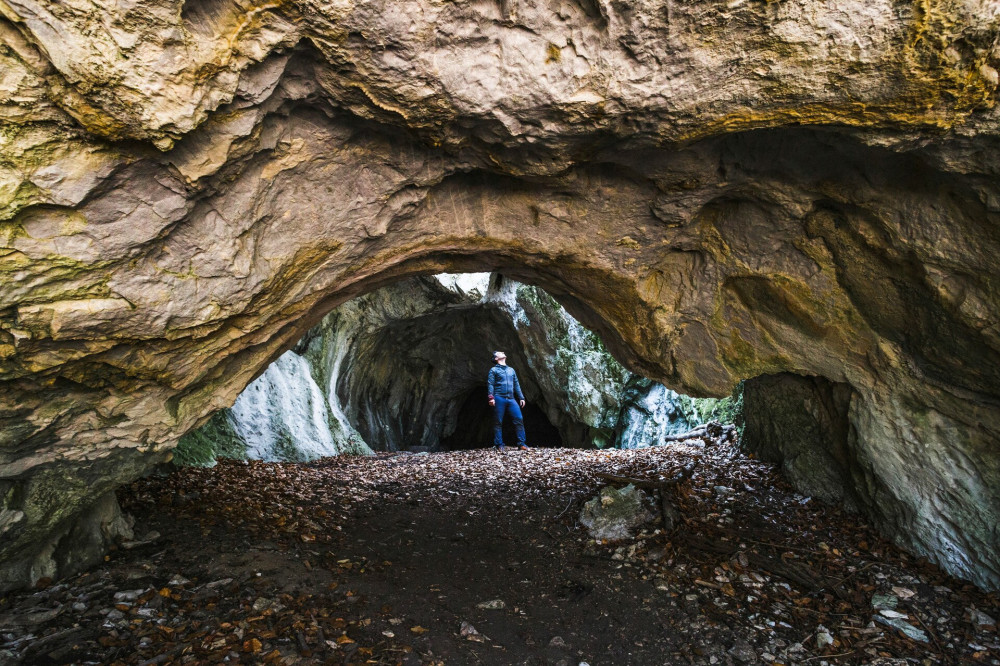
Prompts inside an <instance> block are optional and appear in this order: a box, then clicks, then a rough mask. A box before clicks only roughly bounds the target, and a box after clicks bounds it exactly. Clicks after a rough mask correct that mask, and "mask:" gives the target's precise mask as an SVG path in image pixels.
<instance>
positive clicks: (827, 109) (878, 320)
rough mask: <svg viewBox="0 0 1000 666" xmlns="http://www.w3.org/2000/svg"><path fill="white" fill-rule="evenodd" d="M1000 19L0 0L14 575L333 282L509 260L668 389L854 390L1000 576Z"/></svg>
mask: <svg viewBox="0 0 1000 666" xmlns="http://www.w3.org/2000/svg"><path fill="white" fill-rule="evenodd" d="M998 23H1000V16H998V10H997V9H996V7H995V4H993V3H990V2H987V1H985V0H931V1H929V2H928V1H924V0H921V1H920V2H888V1H885V2H874V3H871V2H859V1H857V0H838V1H834V2H828V1H823V2H819V1H818V0H800V1H794V2H791V1H790V2H757V1H754V0H748V1H747V2H728V3H722V2H698V3H683V2H658V1H649V2H644V1H640V0H630V1H627V2H606V1H605V0H596V1H594V2H589V1H588V2H579V3H574V2H562V1H559V2H556V1H555V0H553V2H530V1H528V0H504V1H502V2H467V3H432V2H428V1H427V0H405V1H403V2H374V3H353V4H352V3H317V2H313V1H312V0H282V1H281V2H276V3H270V4H266V5H252V4H248V3H243V2H240V1H238V0H213V1H212V2H201V3H195V2H191V1H188V2H182V1H181V0H137V1H135V2H129V3H118V4H114V5H111V4H107V5H104V6H100V5H94V4H87V5H80V4H78V3H72V2H62V3H47V2H40V1H37V0H3V2H0V40H2V42H3V48H2V49H0V59H2V72H3V74H2V77H0V123H2V126H0V146H2V160H0V219H2V221H0V381H2V382H3V391H2V392H0V477H2V478H0V483H2V487H3V493H2V495H0V511H2V512H3V515H5V516H8V518H6V519H4V522H3V530H4V532H3V540H2V542H0V563H2V566H0V587H9V586H11V585H16V584H25V583H28V582H30V580H31V579H32V578H35V577H37V575H38V573H37V572H39V571H54V572H55V573H56V574H59V573H65V572H66V571H69V570H70V569H72V566H67V567H63V568H58V567H53V566H52V565H51V562H53V561H54V560H53V559H52V558H51V556H50V555H47V554H46V553H48V552H49V550H48V544H50V543H51V542H52V539H54V538H56V536H57V535H58V534H62V533H67V532H68V531H69V530H71V529H72V526H73V525H74V524H76V523H77V522H78V521H79V520H80V519H81V516H83V515H84V514H85V512H86V511H87V510H88V509H89V508H90V507H93V506H94V505H95V503H96V502H97V501H98V499H99V498H100V497H103V496H105V495H106V494H107V493H108V492H109V491H110V490H111V489H113V488H114V487H115V486H116V485H118V484H120V483H122V482H125V481H128V480H129V479H132V478H135V477H136V476H137V475H139V474H141V473H143V471H145V470H147V469H149V468H150V467H151V466H152V465H154V464H156V463H157V462H159V461H162V460H164V459H165V458H167V457H169V455H170V450H171V449H172V447H173V446H174V445H175V443H176V441H177V439H178V438H179V437H180V436H181V435H182V434H184V433H185V432H187V431H188V430H190V429H192V428H194V427H196V426H198V425H200V424H201V423H202V422H203V421H205V420H206V419H207V418H208V417H209V415H210V414H211V413H213V412H214V411H216V410H217V409H219V408H221V407H226V406H228V405H230V404H232V402H233V400H234V399H235V397H236V396H237V395H238V393H239V392H240V391H241V390H242V389H243V388H244V387H245V386H246V385H247V384H248V383H249V382H250V381H251V380H252V379H253V378H255V377H256V376H257V375H259V374H260V373H261V372H262V371H263V369H264V368H265V367H266V365H267V364H268V363H269V362H270V361H272V360H274V359H275V358H277V357H278V356H279V355H280V354H281V353H282V352H283V351H285V350H287V349H288V348H290V347H291V346H292V345H293V344H294V343H295V341H296V340H298V339H299V338H300V337H301V336H302V335H303V334H304V333H305V332H306V331H307V330H308V329H309V328H310V327H311V326H312V325H314V324H315V323H317V322H318V321H319V320H320V319H321V318H322V316H323V315H324V314H325V313H326V312H327V311H329V310H330V309H331V308H333V307H334V306H336V305H338V304H340V303H343V302H345V301H346V300H348V299H350V298H352V297H354V296H357V295H359V294H362V293H365V292H368V291H371V290H373V289H376V288H377V287H380V286H384V285H386V284H388V283H390V282H392V281H395V280H398V279H400V278H402V277H406V276H412V275H417V274H430V273H436V272H441V271H452V272H460V271H463V270H491V269H495V268H503V269H504V270H505V271H506V272H507V273H508V274H509V275H511V276H512V277H515V278H518V277H520V278H523V279H524V280H525V281H528V282H531V283H533V284H538V285H540V286H542V287H543V288H545V289H546V290H547V291H549V293H551V294H552V295H553V296H555V297H556V298H557V299H558V300H559V301H560V303H562V304H563V305H564V306H566V307H567V309H568V310H569V311H570V312H571V313H572V314H574V316H577V317H578V318H579V319H580V320H581V321H583V322H584V323H585V324H587V325H589V326H591V327H592V328H594V329H595V330H597V331H598V332H599V333H600V335H601V337H602V338H603V339H604V340H605V341H606V342H607V344H608V346H609V348H610V349H611V351H612V352H613V353H614V354H615V355H616V356H617V357H618V358H619V359H620V360H621V361H622V362H624V363H625V364H626V365H627V366H628V367H629V368H631V369H633V370H636V371H638V372H640V373H641V374H643V375H645V376H648V377H650V378H653V379H655V380H659V381H662V382H664V383H665V384H666V385H668V386H670V387H671V388H674V389H678V390H683V391H685V392H687V393H692V394H695V395H719V396H721V395H725V394H727V393H728V392H729V391H730V389H731V388H732V387H733V385H734V384H735V383H736V382H737V381H739V380H741V379H747V378H750V377H754V376H757V375H760V374H766V373H780V372H792V373H796V374H800V375H812V376H817V377H823V378H825V379H827V380H829V381H831V382H835V383H840V384H846V385H849V386H850V388H851V391H852V396H853V397H852V399H851V406H850V409H849V411H848V419H849V421H850V424H851V428H852V432H854V433H855V436H856V441H857V445H858V447H859V448H860V449H863V450H864V451H865V458H864V459H865V461H866V464H867V465H869V466H870V468H869V469H868V474H869V476H870V478H875V479H878V480H879V481H880V483H881V484H882V488H883V492H882V494H881V496H880V497H881V499H882V505H881V508H882V511H881V512H880V513H878V514H874V515H873V518H874V519H875V520H876V521H877V522H878V524H879V525H881V526H882V527H883V529H885V530H886V531H887V532H889V533H892V534H894V535H895V536H896V537H897V539H898V540H899V541H900V543H902V544H904V545H905V546H907V547H908V548H910V549H912V550H913V551H915V552H918V553H921V554H926V555H927V556H928V557H930V558H931V559H933V560H934V561H936V562H938V563H940V564H941V565H942V566H944V567H946V568H947V569H948V570H950V571H952V572H954V573H956V574H959V575H962V576H965V577H967V578H970V579H972V580H974V581H975V582H976V583H978V584H980V585H983V586H987V587H996V586H997V585H998V584H1000V562H998V558H997V555H996V553H998V552H1000V543H998V541H1000V535H998V533H997V530H996V525H997V513H998V507H1000V482H998V480H1000V453H998V451H1000V447H998V439H1000V438H998V432H1000V376H998V374H1000V329H998V327H997V318H998V313H1000V303H998V293H1000V285H998V277H997V276H998V271H997V270H996V268H997V266H996V257H997V256H998V250H1000V238H998V235H1000V234H998V231H997V229H998V228H1000V227H998V221H1000V186H998V182H1000V181H998V179H997V175H998V173H1000V163H998V161H1000V158H998V155H1000V150H998V144H1000V141H998V135H1000V120H998V112H997V110H996V98H997V92H996V89H997V83H998V75H997V67H998V66H1000V54H998V47H997V36H998V33H1000V28H998ZM77 489H78V490H77ZM928 489H936V492H932V491H930V490H928ZM15 515H18V516H20V517H19V518H18V519H17V520H13V519H10V518H9V517H10V516H15ZM73 566H76V565H73Z"/></svg>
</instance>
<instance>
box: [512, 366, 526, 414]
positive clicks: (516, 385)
mask: <svg viewBox="0 0 1000 666" xmlns="http://www.w3.org/2000/svg"><path fill="white" fill-rule="evenodd" d="M514 395H516V396H517V399H518V401H519V402H520V403H521V406H522V407H524V394H523V393H521V382H519V381H517V370H515V371H514Z"/></svg>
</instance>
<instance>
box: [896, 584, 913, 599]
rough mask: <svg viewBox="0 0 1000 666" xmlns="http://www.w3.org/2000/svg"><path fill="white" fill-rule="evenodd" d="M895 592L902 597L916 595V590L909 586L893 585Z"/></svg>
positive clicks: (907, 597) (906, 597)
mask: <svg viewBox="0 0 1000 666" xmlns="http://www.w3.org/2000/svg"><path fill="white" fill-rule="evenodd" d="M892 591H893V594H895V595H896V596H897V597H899V598H900V599H909V598H910V597H913V596H916V594H917V593H916V592H914V591H913V590H911V589H909V588H907V587H896V586H895V585H893V586H892Z"/></svg>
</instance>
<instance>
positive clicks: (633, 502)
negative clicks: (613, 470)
mask: <svg viewBox="0 0 1000 666" xmlns="http://www.w3.org/2000/svg"><path fill="white" fill-rule="evenodd" d="M647 504H649V499H648V498H647V497H646V494H645V493H643V492H642V491H641V490H639V489H638V488H636V487H635V486H633V485H631V484H629V485H627V486H625V487H624V488H615V487H614V486H605V487H604V488H601V492H600V493H598V495H597V497H595V498H593V499H592V500H590V501H588V502H587V503H586V504H584V505H583V508H581V509H580V524H582V525H583V526H584V527H586V528H587V532H588V533H589V534H590V536H591V537H592V538H594V539H600V540H607V541H618V540H621V539H629V538H631V537H633V536H635V531H636V529H638V528H639V527H641V526H642V525H645V524H646V523H648V522H650V521H651V520H653V519H654V518H656V514H654V513H653V512H652V511H650V510H649V507H648V506H646V505H647Z"/></svg>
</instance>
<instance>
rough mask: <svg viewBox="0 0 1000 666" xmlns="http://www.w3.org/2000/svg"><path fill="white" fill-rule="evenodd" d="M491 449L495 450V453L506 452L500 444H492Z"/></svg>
mask: <svg viewBox="0 0 1000 666" xmlns="http://www.w3.org/2000/svg"><path fill="white" fill-rule="evenodd" d="M493 450H494V451H496V452H497V453H506V452H507V449H505V448H504V447H502V446H494V447H493Z"/></svg>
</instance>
